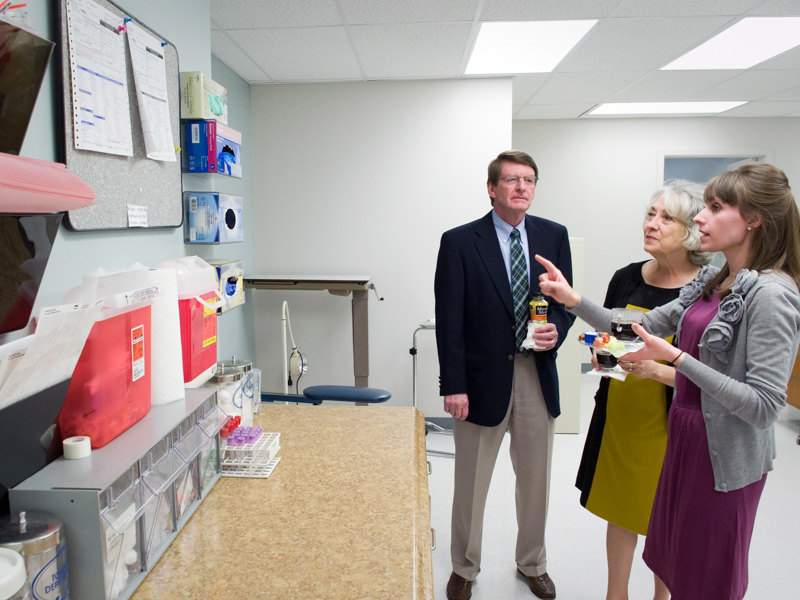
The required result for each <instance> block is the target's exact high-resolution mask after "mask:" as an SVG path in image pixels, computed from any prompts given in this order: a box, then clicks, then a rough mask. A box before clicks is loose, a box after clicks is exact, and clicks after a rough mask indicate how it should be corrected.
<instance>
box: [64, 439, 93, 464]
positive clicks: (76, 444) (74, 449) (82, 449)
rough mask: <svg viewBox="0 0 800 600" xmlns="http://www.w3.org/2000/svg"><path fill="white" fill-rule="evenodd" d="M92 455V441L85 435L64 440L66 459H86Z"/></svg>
mask: <svg viewBox="0 0 800 600" xmlns="http://www.w3.org/2000/svg"><path fill="white" fill-rule="evenodd" d="M91 453H92V441H91V440H90V439H89V438H88V437H86V436H85V435H78V436H75V437H71V438H67V439H65V440H64V458H68V459H70V460H72V459H76V458H86V457H87V456H89V455H90V454H91Z"/></svg>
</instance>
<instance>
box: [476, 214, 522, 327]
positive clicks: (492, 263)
mask: <svg viewBox="0 0 800 600" xmlns="http://www.w3.org/2000/svg"><path fill="white" fill-rule="evenodd" d="M475 234H476V236H475V247H476V248H477V250H478V254H479V255H480V257H481V260H483V264H484V266H485V267H486V270H487V271H488V273H489V276H490V277H491V279H492V282H493V283H494V286H495V289H497V293H498V294H499V295H500V298H501V299H502V300H503V305H504V306H505V307H506V310H507V311H508V313H509V314H510V315H511V316H512V317H513V316H514V300H513V297H512V295H511V285H510V284H509V283H508V272H507V271H506V265H505V263H504V262H503V253H502V252H501V251H500V242H499V241H498V240H497V231H496V230H495V228H494V221H493V220H492V213H491V211H490V212H489V213H488V214H487V215H486V216H485V217H483V219H481V220H480V221H479V222H478V226H477V228H476V229H475Z"/></svg>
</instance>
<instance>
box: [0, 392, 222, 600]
mask: <svg viewBox="0 0 800 600" xmlns="http://www.w3.org/2000/svg"><path fill="white" fill-rule="evenodd" d="M227 419H228V417H227V415H225V414H224V413H223V412H222V411H221V410H220V409H219V407H218V406H217V401H216V393H215V391H214V390H209V389H196V390H186V399H185V401H178V402H173V403H171V404H167V405H165V406H158V407H153V408H152V409H151V411H150V413H149V414H148V415H147V416H146V417H145V418H144V419H142V420H141V421H140V422H139V423H137V424H136V425H134V426H133V427H132V428H131V429H129V430H128V431H126V432H124V433H123V434H122V435H120V436H119V437H117V438H116V439H114V440H112V441H111V442H110V443H109V444H107V445H106V446H104V447H103V448H100V449H97V450H93V451H92V453H91V456H89V457H88V458H84V459H80V460H66V459H64V458H60V459H58V460H56V461H55V462H53V463H51V464H49V465H48V466H47V467H45V468H44V469H42V470H41V471H39V472H38V473H36V474H35V475H33V476H32V477H30V478H28V479H26V480H25V481H23V482H22V483H21V484H19V485H18V486H16V487H15V488H13V489H12V490H11V492H10V495H9V498H10V502H11V510H12V511H13V512H18V511H22V510H26V511H27V510H31V511H33V510H38V511H43V512H48V513H51V514H54V515H56V516H58V517H59V518H60V519H61V520H62V521H63V522H64V529H65V532H66V541H67V559H68V564H69V582H70V595H71V596H72V597H74V598H80V599H81V600H125V599H126V598H128V597H129V596H130V595H131V594H132V593H133V591H134V590H135V589H136V587H137V586H138V585H139V583H140V582H141V581H142V579H144V577H145V575H146V574H147V572H148V570H149V569H151V568H152V567H153V565H155V563H156V561H157V560H158V558H159V557H160V556H161V554H162V553H163V552H164V550H166V548H167V547H168V546H169V544H170V542H171V541H172V540H173V539H174V538H175V536H176V535H177V532H178V531H179V530H180V528H181V527H182V526H183V524H184V523H185V522H186V521H187V520H188V519H189V517H190V516H191V514H192V513H193V512H194V511H195V510H196V508H197V506H198V505H199V504H200V502H201V500H202V498H203V497H204V496H205V495H206V494H207V493H208V491H209V490H210V489H211V488H212V487H213V485H214V484H215V483H216V482H217V480H218V479H219V477H220V462H219V430H220V428H221V427H222V425H223V424H224V422H225V421H226V420H227Z"/></svg>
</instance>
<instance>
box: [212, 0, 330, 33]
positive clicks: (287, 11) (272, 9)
mask: <svg viewBox="0 0 800 600" xmlns="http://www.w3.org/2000/svg"><path fill="white" fill-rule="evenodd" d="M211 19H212V20H213V21H215V22H216V23H217V25H218V26H219V27H220V28H222V29H266V28H269V27H276V28H277V27H319V26H322V25H341V24H342V19H341V17H340V16H339V9H338V8H337V7H336V1H335V0H211Z"/></svg>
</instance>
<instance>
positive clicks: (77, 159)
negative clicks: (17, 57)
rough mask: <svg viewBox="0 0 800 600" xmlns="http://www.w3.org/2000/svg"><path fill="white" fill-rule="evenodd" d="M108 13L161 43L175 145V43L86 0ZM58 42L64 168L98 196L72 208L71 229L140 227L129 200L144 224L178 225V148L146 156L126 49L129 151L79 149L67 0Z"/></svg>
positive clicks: (62, 0) (112, 7) (102, 1)
mask: <svg viewBox="0 0 800 600" xmlns="http://www.w3.org/2000/svg"><path fill="white" fill-rule="evenodd" d="M91 1H93V2H95V3H96V4H98V5H100V6H102V7H103V8H105V9H107V10H109V11H110V12H111V13H113V14H115V15H117V16H119V17H122V18H128V19H131V20H133V21H135V22H136V23H138V24H139V25H140V26H141V27H142V28H143V29H144V30H146V32H148V33H149V34H151V35H152V36H154V37H156V38H158V39H159V40H161V41H162V42H163V45H162V46H161V48H160V50H162V51H163V56H164V60H165V66H166V76H167V96H168V97H167V102H168V105H169V118H170V128H171V130H172V138H173V140H174V144H175V146H179V145H180V68H179V65H178V51H177V49H176V48H175V46H174V45H172V44H171V43H169V42H168V41H167V40H166V39H164V38H163V37H162V36H160V35H158V34H157V33H156V32H154V31H153V30H152V29H150V28H149V27H148V26H147V25H146V24H145V23H141V22H140V21H138V20H137V19H135V18H134V17H133V16H132V15H130V14H129V13H127V12H126V11H124V10H123V9H121V8H120V7H119V6H117V5H116V4H114V3H113V2H109V1H108V0H91ZM58 14H59V30H60V37H59V46H60V51H61V52H60V54H61V70H62V76H63V83H64V85H63V100H64V146H65V148H64V159H65V163H66V165H67V168H68V169H69V170H70V171H71V172H72V173H74V174H75V175H77V176H78V177H80V178H81V179H83V180H84V181H85V182H86V183H87V184H88V185H89V186H90V187H91V188H92V190H94V192H95V194H96V195H97V197H96V199H95V201H94V204H92V205H91V206H87V207H85V208H80V209H77V210H71V211H69V212H68V214H67V220H66V224H67V226H68V227H69V228H70V229H72V230H73V231H99V230H121V229H130V230H133V229H141V228H140V227H129V219H128V215H129V211H128V208H129V205H135V206H136V207H146V209H145V213H146V221H147V228H165V227H173V228H174V227H180V226H181V225H182V224H183V199H182V198H183V182H182V179H181V162H180V153H179V152H177V153H176V160H175V161H174V162H167V161H159V160H153V159H150V158H147V155H146V153H145V146H144V135H143V133H142V123H141V118H140V115H139V106H138V103H137V98H136V85H135V82H134V75H133V69H132V67H131V56H130V51H129V49H128V47H127V44H126V45H125V46H126V47H125V53H126V55H125V68H126V76H127V87H128V90H127V91H128V103H129V107H130V121H131V135H132V142H133V156H121V155H116V154H107V153H104V152H95V151H93V150H82V149H81V150H79V149H76V148H75V143H74V124H73V105H72V73H71V67H70V46H69V38H68V35H69V33H68V23H67V0H59V11H58Z"/></svg>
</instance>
